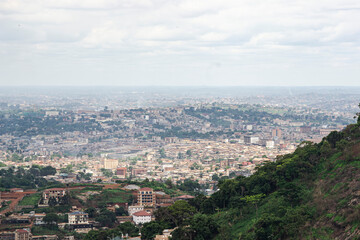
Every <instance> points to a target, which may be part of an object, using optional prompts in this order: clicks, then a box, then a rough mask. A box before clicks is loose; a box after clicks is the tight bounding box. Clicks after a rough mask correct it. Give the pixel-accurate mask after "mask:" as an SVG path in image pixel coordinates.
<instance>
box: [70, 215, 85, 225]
mask: <svg viewBox="0 0 360 240" xmlns="http://www.w3.org/2000/svg"><path fill="white" fill-rule="evenodd" d="M68 216H69V217H68V223H69V224H70V225H76V224H88V223H89V222H88V221H89V215H88V214H87V213H85V212H72V213H68Z"/></svg>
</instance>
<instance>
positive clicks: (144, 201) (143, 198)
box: [138, 187, 156, 206]
mask: <svg viewBox="0 0 360 240" xmlns="http://www.w3.org/2000/svg"><path fill="white" fill-rule="evenodd" d="M155 204H156V195H155V194H154V191H153V189H152V188H147V187H145V188H140V189H139V191H138V205H141V206H154V205H155Z"/></svg>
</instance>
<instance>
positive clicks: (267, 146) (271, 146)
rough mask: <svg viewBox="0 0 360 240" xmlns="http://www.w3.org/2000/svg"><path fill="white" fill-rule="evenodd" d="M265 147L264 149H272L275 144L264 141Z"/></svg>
mask: <svg viewBox="0 0 360 240" xmlns="http://www.w3.org/2000/svg"><path fill="white" fill-rule="evenodd" d="M265 146H266V148H274V147H275V142H274V141H266V142H265Z"/></svg>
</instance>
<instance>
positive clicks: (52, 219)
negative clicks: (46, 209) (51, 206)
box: [43, 213, 59, 225]
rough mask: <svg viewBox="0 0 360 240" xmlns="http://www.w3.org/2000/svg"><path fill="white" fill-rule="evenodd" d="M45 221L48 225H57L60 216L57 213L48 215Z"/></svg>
mask: <svg viewBox="0 0 360 240" xmlns="http://www.w3.org/2000/svg"><path fill="white" fill-rule="evenodd" d="M43 220H44V222H45V223H46V224H47V225H56V224H57V223H58V221H59V216H58V215H57V214H56V213H48V214H46V215H45V217H44V218H43Z"/></svg>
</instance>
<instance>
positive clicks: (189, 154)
mask: <svg viewBox="0 0 360 240" xmlns="http://www.w3.org/2000/svg"><path fill="white" fill-rule="evenodd" d="M186 155H187V156H188V157H191V155H192V152H191V150H190V149H189V150H187V151H186Z"/></svg>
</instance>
